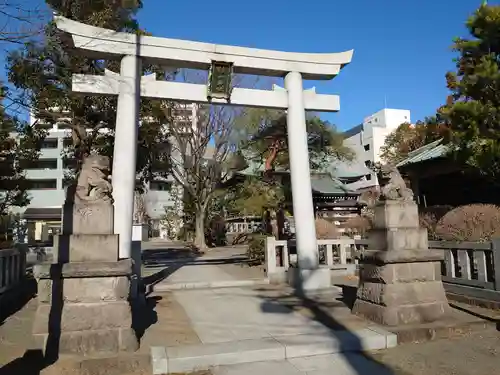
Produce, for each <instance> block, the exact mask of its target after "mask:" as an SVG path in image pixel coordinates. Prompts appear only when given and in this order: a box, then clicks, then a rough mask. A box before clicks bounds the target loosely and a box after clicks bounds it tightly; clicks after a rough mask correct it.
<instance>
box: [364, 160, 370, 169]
mask: <svg viewBox="0 0 500 375" xmlns="http://www.w3.org/2000/svg"><path fill="white" fill-rule="evenodd" d="M365 165H366V166H367V167H368V168H371V166H372V162H371V160H365Z"/></svg>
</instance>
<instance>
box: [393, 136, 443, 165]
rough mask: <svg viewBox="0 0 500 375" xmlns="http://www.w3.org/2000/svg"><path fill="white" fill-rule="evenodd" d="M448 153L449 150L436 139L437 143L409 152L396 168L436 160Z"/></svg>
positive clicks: (440, 140)
mask: <svg viewBox="0 0 500 375" xmlns="http://www.w3.org/2000/svg"><path fill="white" fill-rule="evenodd" d="M449 151H450V148H449V147H448V146H447V145H445V144H443V140H442V139H438V140H437V141H434V142H431V143H429V144H427V145H425V146H422V147H420V148H418V149H416V150H414V151H412V152H410V153H409V154H408V157H407V158H406V159H404V160H402V161H400V162H399V163H398V164H397V165H396V167H403V166H405V165H408V164H415V163H421V162H423V161H426V160H432V159H437V158H440V157H443V156H446V154H447V153H448V152H449Z"/></svg>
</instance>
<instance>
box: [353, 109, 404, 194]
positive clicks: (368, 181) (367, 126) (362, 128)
mask: <svg viewBox="0 0 500 375" xmlns="http://www.w3.org/2000/svg"><path fill="white" fill-rule="evenodd" d="M403 123H411V113H410V111H409V110H406V109H389V108H384V109H382V110H380V111H378V112H376V113H374V114H373V115H371V116H368V117H366V118H365V119H364V120H363V123H362V124H360V125H358V126H355V127H353V128H351V129H349V130H347V131H346V132H344V137H345V140H344V145H346V146H349V147H350V148H351V149H352V150H353V151H354V152H355V154H356V160H355V161H354V162H353V165H354V166H356V165H357V166H360V165H365V166H369V165H371V164H373V163H378V162H380V161H381V159H380V149H381V147H382V146H383V145H384V142H385V139H386V137H387V136H388V135H389V134H390V133H391V132H393V131H394V130H396V128H397V127H398V126H399V125H401V124H403ZM377 184H378V183H377V177H376V176H375V174H373V173H372V174H371V175H367V176H365V178H364V179H363V180H362V181H357V182H354V183H353V185H352V186H351V187H353V188H359V189H363V188H367V187H372V186H376V185H377Z"/></svg>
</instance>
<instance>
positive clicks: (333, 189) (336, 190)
mask: <svg viewBox="0 0 500 375" xmlns="http://www.w3.org/2000/svg"><path fill="white" fill-rule="evenodd" d="M311 187H312V190H313V191H315V192H317V193H320V194H356V192H355V191H354V190H352V189H350V188H349V187H347V186H346V185H345V184H343V183H342V182H340V181H339V180H337V179H336V178H334V177H332V176H331V175H330V174H328V173H320V174H312V175H311Z"/></svg>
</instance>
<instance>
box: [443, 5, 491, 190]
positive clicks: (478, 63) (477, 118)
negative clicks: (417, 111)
mask: <svg viewBox="0 0 500 375" xmlns="http://www.w3.org/2000/svg"><path fill="white" fill-rule="evenodd" d="M466 26H467V29H468V30H469V32H470V37H469V38H458V39H456V40H455V41H454V44H453V49H454V50H455V51H456V52H458V57H457V59H456V60H455V61H456V66H457V71H456V72H448V73H447V75H446V79H447V85H448V88H449V89H450V91H451V95H450V96H449V98H448V101H447V103H446V105H445V106H443V107H442V108H441V109H440V113H441V114H442V115H443V116H444V118H445V119H446V120H447V123H448V124H449V126H450V131H451V133H450V144H451V145H452V148H453V149H454V151H455V154H456V156H457V158H458V159H459V160H460V161H462V162H464V163H466V164H467V165H469V166H472V167H474V168H477V169H478V170H479V171H480V172H481V173H482V174H484V175H485V176H487V177H489V178H490V179H491V180H493V181H498V179H499V177H500V6H498V5H487V3H486V2H485V3H483V4H482V5H481V6H480V7H479V9H478V10H476V12H475V13H474V14H473V15H472V16H470V17H469V19H468V20H467V22H466Z"/></svg>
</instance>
